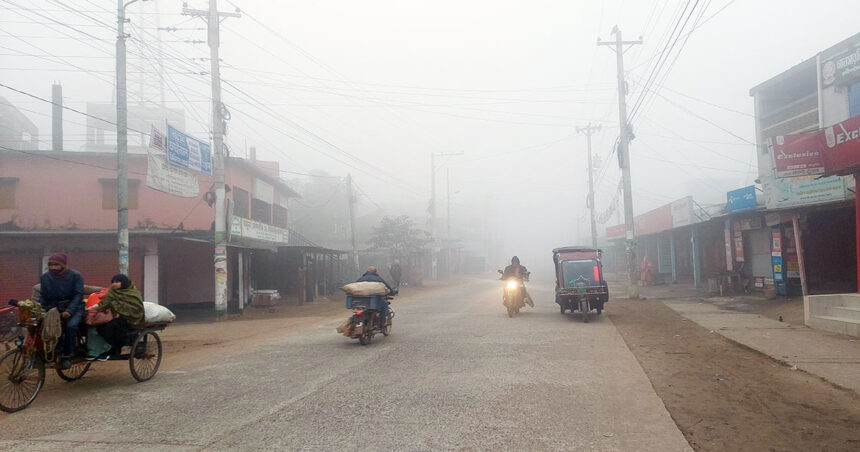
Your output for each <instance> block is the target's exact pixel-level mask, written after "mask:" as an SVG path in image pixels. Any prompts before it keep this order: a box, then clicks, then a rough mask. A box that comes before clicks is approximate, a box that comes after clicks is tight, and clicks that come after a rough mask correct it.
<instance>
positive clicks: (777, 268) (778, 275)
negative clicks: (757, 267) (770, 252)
mask: <svg viewBox="0 0 860 452" xmlns="http://www.w3.org/2000/svg"><path fill="white" fill-rule="evenodd" d="M770 259H771V263H772V264H773V280H774V281H784V280H785V278H784V276H783V274H782V270H783V269H782V258H781V257H771V258H770Z"/></svg>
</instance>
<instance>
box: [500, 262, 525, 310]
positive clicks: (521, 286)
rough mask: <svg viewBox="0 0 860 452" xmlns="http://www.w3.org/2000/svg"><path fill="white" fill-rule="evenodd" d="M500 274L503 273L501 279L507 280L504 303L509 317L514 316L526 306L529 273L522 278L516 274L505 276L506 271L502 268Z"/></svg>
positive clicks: (503, 296) (503, 295)
mask: <svg viewBox="0 0 860 452" xmlns="http://www.w3.org/2000/svg"><path fill="white" fill-rule="evenodd" d="M499 274H501V275H502V278H500V279H501V280H502V281H504V282H505V286H504V290H503V292H502V304H504V305H505V308H506V309H507V310H508V317H513V316H514V314H519V312H520V309H522V308H524V307H525V306H526V301H525V300H526V285H525V282H526V281H528V280H529V274H528V273H526V275H525V277H522V278H520V277H515V276H513V277H508V278H504V274H505V272H503V271H501V270H499Z"/></svg>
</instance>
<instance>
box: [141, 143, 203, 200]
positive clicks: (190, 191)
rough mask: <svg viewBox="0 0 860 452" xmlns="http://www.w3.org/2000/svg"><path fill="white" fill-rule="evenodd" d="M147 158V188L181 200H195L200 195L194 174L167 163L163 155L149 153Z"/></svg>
mask: <svg viewBox="0 0 860 452" xmlns="http://www.w3.org/2000/svg"><path fill="white" fill-rule="evenodd" d="M148 157H149V160H148V164H147V166H146V186H147V187H149V188H154V189H156V190H158V191H163V192H165V193H170V194H171V195H176V196H182V197H183V198H196V197H197V196H199V195H200V186H199V184H198V183H197V176H195V175H194V173H191V172H190V171H186V170H184V169H182V168H179V167H177V166H173V165H171V164H169V163H167V158H166V157H165V156H164V155H163V154H156V153H153V152H149V153H148Z"/></svg>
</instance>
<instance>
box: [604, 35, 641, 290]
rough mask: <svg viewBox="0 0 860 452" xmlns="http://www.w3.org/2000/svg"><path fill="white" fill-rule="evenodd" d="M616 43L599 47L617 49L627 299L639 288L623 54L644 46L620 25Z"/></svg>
mask: <svg viewBox="0 0 860 452" xmlns="http://www.w3.org/2000/svg"><path fill="white" fill-rule="evenodd" d="M612 34H614V35H615V42H611V41H609V42H601V41H600V38H598V39H597V45H599V46H601V45H603V46H615V49H614V50H615V56H616V59H617V65H618V68H617V71H618V74H617V76H618V125H619V128H620V129H621V130H620V133H619V137H618V157H619V159H618V161H619V162H620V163H621V179H622V181H623V183H624V223H625V226H626V229H627V233H626V237H625V238H626V242H625V248H626V252H627V280H628V286H627V296H628V297H630V298H639V286H637V285H636V242H635V238H636V235H635V231H634V228H633V225H634V222H633V188H632V186H631V183H630V153H629V148H630V126H629V125H628V124H627V99H626V97H627V83H626V82H625V81H624V51H625V46H633V45H637V44H642V39H639V40H637V41H623V40H622V39H621V30H619V29H618V26H617V25H616V26H615V27H613V28H612Z"/></svg>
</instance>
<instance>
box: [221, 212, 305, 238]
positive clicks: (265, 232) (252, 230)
mask: <svg viewBox="0 0 860 452" xmlns="http://www.w3.org/2000/svg"><path fill="white" fill-rule="evenodd" d="M232 220H233V221H232V224H231V227H230V235H232V236H235V237H244V238H247V239H254V240H262V241H265V242H273V243H278V244H281V245H286V244H287V243H288V242H289V240H290V231H289V230H287V229H283V228H279V227H277V226H272V225H270V224H265V223H260V222H259V221H254V220H249V219H247V218H242V217H240V216H237V215H233V219H232Z"/></svg>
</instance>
